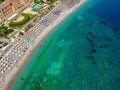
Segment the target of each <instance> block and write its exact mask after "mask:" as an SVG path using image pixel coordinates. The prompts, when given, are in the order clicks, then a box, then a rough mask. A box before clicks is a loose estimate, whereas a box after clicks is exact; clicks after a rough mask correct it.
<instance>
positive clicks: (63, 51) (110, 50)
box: [12, 0, 120, 90]
mask: <svg viewBox="0 0 120 90" xmlns="http://www.w3.org/2000/svg"><path fill="white" fill-rule="evenodd" d="M119 4H120V1H119V0H90V1H89V2H88V3H87V4H86V5H85V6H84V7H82V8H81V9H79V10H78V11H76V12H75V13H74V14H72V15H71V16H70V17H69V18H68V19H67V20H66V21H65V22H64V23H63V24H62V25H61V26H60V27H58V28H57V29H56V30H55V31H54V32H53V33H52V34H51V35H50V36H49V37H48V38H47V39H46V40H45V41H44V43H43V44H42V45H41V46H40V47H39V48H38V49H37V51H36V52H35V53H34V55H33V56H32V58H31V60H30V61H29V63H28V64H27V65H26V67H25V68H24V69H23V71H22V72H21V74H20V76H19V77H18V79H17V80H16V81H15V83H14V85H13V88H12V90H120V69H119V68H120V9H119V8H120V6H119Z"/></svg>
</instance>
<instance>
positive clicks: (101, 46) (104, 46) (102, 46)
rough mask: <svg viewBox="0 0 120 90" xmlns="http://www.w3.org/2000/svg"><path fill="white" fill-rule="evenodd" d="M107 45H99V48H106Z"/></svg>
mask: <svg viewBox="0 0 120 90" xmlns="http://www.w3.org/2000/svg"><path fill="white" fill-rule="evenodd" d="M107 47H108V45H100V46H99V48H107Z"/></svg>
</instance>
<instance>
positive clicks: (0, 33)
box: [0, 26, 14, 37]
mask: <svg viewBox="0 0 120 90" xmlns="http://www.w3.org/2000/svg"><path fill="white" fill-rule="evenodd" d="M13 31H14V30H13V29H11V28H8V27H6V26H0V37H6V36H7V35H8V34H9V33H11V32H13Z"/></svg>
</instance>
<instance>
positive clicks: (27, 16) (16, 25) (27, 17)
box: [9, 13, 34, 28]
mask: <svg viewBox="0 0 120 90" xmlns="http://www.w3.org/2000/svg"><path fill="white" fill-rule="evenodd" d="M22 16H24V19H23V20H21V21H19V22H10V23H9V26H10V27H13V28H20V27H21V26H22V25H24V24H25V23H26V22H28V21H29V20H30V19H31V18H33V17H34V15H32V14H27V13H22Z"/></svg>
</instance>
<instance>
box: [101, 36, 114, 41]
mask: <svg viewBox="0 0 120 90" xmlns="http://www.w3.org/2000/svg"><path fill="white" fill-rule="evenodd" d="M103 38H104V39H105V40H106V41H111V42H113V40H112V39H111V38H108V37H106V36H103Z"/></svg>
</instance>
